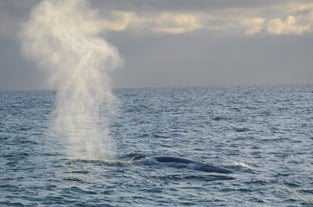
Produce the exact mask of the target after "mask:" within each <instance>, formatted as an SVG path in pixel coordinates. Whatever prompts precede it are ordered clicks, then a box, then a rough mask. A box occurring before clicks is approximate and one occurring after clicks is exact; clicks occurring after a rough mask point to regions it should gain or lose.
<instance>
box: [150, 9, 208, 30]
mask: <svg viewBox="0 0 313 207" xmlns="http://www.w3.org/2000/svg"><path fill="white" fill-rule="evenodd" d="M154 23H155V27H154V28H153V30H154V31H156V32H160V33H170V34H182V33H186V32H192V31H195V30H198V29H201V28H203V26H202V24H201V23H200V20H199V18H198V17H197V16H195V15H192V14H171V13H166V14H161V15H160V16H158V17H157V18H156V19H155V22H154Z"/></svg>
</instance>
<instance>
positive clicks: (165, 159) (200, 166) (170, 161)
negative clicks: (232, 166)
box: [140, 156, 233, 174]
mask: <svg viewBox="0 0 313 207" xmlns="http://www.w3.org/2000/svg"><path fill="white" fill-rule="evenodd" d="M140 162H141V163H143V164H145V165H156V164H164V165H167V166H170V167H176V168H187V169H192V170H197V171H202V172H210V173H223V174H230V173H233V171H232V170H228V169H226V168H222V167H217V166H214V165H209V164H206V163H202V162H197V161H193V160H189V159H185V158H181V157H169V156H153V157H145V158H143V159H141V160H140Z"/></svg>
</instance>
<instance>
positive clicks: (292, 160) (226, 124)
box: [0, 85, 313, 206]
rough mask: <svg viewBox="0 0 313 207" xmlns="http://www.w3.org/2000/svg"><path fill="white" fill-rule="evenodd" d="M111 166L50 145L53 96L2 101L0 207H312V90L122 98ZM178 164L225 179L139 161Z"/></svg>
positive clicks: (57, 141) (131, 92)
mask: <svg viewBox="0 0 313 207" xmlns="http://www.w3.org/2000/svg"><path fill="white" fill-rule="evenodd" d="M114 94H115V96H116V97H117V100H118V104H117V105H118V110H117V112H116V113H114V115H112V114H110V115H107V113H105V112H103V114H101V117H102V119H103V121H106V122H109V129H110V136H111V138H112V140H113V142H114V144H115V145H114V146H115V147H114V149H112V150H114V151H115V153H116V154H117V157H116V158H115V159H114V160H107V159H104V158H103V159H101V158H99V159H95V160H88V159H84V156H82V159H71V158H69V157H68V156H67V155H66V152H65V151H66V148H65V147H64V143H66V142H65V141H64V140H63V138H62V137H51V136H48V135H47V134H48V133H47V131H48V130H49V125H50V124H51V122H52V119H53V115H52V114H53V109H54V106H55V96H56V94H55V92H52V91H27V92H0V206H313V86H312V85H303V86H249V87H248V86H247V87H211V88H155V89H118V90H115V91H114ZM159 155H164V156H176V157H183V158H188V159H192V160H195V161H198V162H203V163H208V164H212V165H216V166H219V167H224V168H227V169H231V170H233V171H235V173H232V174H231V175H230V177H231V178H232V179H224V177H223V176H220V175H217V174H212V173H207V172H201V171H197V170H193V169H190V168H180V167H175V166H174V167H173V166H168V165H164V164H154V165H146V164H144V163H142V162H137V161H134V160H138V159H140V158H145V157H148V156H159Z"/></svg>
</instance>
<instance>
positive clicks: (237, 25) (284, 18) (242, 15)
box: [103, 2, 313, 35]
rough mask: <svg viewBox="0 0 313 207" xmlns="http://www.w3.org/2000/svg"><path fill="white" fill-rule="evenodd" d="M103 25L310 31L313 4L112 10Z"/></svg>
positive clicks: (180, 31) (231, 31)
mask: <svg viewBox="0 0 313 207" xmlns="http://www.w3.org/2000/svg"><path fill="white" fill-rule="evenodd" d="M103 26H104V27H105V28H106V29H107V30H109V31H119V32H122V31H126V30H127V31H129V30H132V31H140V32H153V33H165V34H183V33H189V32H195V31H198V30H206V31H208V32H221V33H228V34H234V33H236V32H238V31H239V33H241V34H246V35H257V34H270V35H301V34H304V33H309V32H312V29H313V4H312V3H288V4H283V3H282V2H280V5H270V6H263V7H259V8H225V9H222V8H220V9H217V10H210V11H209V12H204V11H202V10H198V11H197V10H192V11H189V12H187V11H183V12H182V11H167V12H162V11H159V10H157V11H153V12H151V11H150V12H141V13H139V12H135V11H113V12H112V14H111V15H110V16H108V17H106V18H105V20H104V21H103Z"/></svg>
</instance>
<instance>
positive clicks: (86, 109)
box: [21, 0, 121, 159]
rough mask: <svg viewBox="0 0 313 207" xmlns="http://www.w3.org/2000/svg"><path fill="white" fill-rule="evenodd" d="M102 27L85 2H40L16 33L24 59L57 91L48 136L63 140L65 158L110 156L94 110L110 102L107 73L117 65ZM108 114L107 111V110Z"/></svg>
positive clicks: (104, 127) (105, 132) (103, 129)
mask: <svg viewBox="0 0 313 207" xmlns="http://www.w3.org/2000/svg"><path fill="white" fill-rule="evenodd" d="M102 30H103V27H102V26H101V24H100V20H99V19H97V16H96V12H95V11H93V10H91V9H90V8H89V4H88V2H87V1H86V0H67V1H63V0H46V1H41V2H40V3H39V5H37V6H36V7H35V8H34V9H33V11H32V13H31V16H30V19H29V20H28V21H27V22H26V23H25V24H24V26H23V31H22V33H21V39H22V50H23V52H24V54H25V55H26V56H27V57H29V58H31V59H33V60H35V61H36V62H37V63H38V65H39V66H40V68H42V69H44V70H45V71H47V72H48V74H49V77H51V78H50V81H51V84H52V86H53V87H54V88H56V89H57V103H56V108H55V113H54V114H55V119H54V122H53V124H52V126H51V127H50V128H51V129H50V132H52V134H54V135H55V136H58V137H60V138H62V139H64V140H65V144H66V145H67V152H68V154H69V156H71V157H72V156H73V157H76V158H90V159H92V158H94V157H95V156H97V157H99V155H100V156H104V157H106V158H108V157H110V156H112V152H113V151H114V150H112V149H111V146H110V137H109V131H108V126H107V123H104V122H103V121H100V120H99V112H100V107H103V105H106V107H111V106H110V104H111V103H112V101H113V100H114V97H113V95H112V93H111V85H110V77H109V76H108V71H110V70H112V69H114V68H116V67H117V66H118V65H119V64H120V62H121V61H120V57H119V54H118V51H117V49H116V48H115V47H114V46H112V45H111V44H109V43H108V42H107V41H106V40H105V39H103V38H101V37H100V34H101V32H102ZM108 111H110V110H108Z"/></svg>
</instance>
